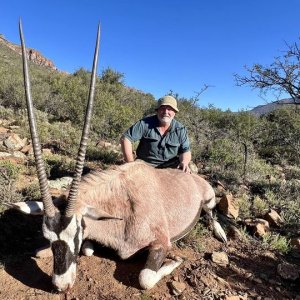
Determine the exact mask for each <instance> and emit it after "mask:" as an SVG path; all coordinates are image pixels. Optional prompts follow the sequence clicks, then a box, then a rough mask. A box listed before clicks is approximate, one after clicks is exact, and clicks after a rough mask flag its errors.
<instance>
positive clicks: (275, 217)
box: [264, 209, 284, 227]
mask: <svg viewBox="0 0 300 300" xmlns="http://www.w3.org/2000/svg"><path fill="white" fill-rule="evenodd" d="M264 219H266V220H267V221H268V222H269V223H270V225H272V226H277V227H280V226H282V225H283V222H284V221H283V219H282V218H281V216H280V215H279V214H278V213H277V212H276V211H275V210H274V209H270V211H269V212H267V213H266V214H265V216H264Z"/></svg>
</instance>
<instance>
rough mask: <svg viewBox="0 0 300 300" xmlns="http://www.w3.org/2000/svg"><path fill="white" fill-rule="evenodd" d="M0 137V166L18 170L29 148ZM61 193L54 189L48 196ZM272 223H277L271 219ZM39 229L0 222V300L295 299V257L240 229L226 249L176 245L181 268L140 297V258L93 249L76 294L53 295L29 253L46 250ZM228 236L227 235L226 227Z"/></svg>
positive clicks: (24, 220) (207, 243)
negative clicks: (12, 165)
mask: <svg viewBox="0 0 300 300" xmlns="http://www.w3.org/2000/svg"><path fill="white" fill-rule="evenodd" d="M0 134H1V136H2V137H3V139H4V140H5V141H6V142H5V143H4V142H3V145H6V146H5V147H6V148H8V149H9V151H4V152H1V155H0V157H2V158H1V159H2V160H3V159H9V160H10V161H12V162H16V163H20V164H24V161H26V155H27V153H30V151H31V150H30V147H28V141H26V140H24V139H21V138H20V137H18V136H17V135H13V136H12V135H11V134H10V133H9V132H8V131H7V130H6V128H1V129H0ZM17 143H20V144H21V145H19V146H16V144H17ZM14 147H15V148H20V149H21V148H22V149H23V150H24V148H25V147H27V150H26V151H23V152H22V151H19V150H17V149H13V148H14ZM25 149H26V148H25ZM21 179H22V182H19V185H20V186H26V185H29V184H30V183H31V182H32V181H33V180H34V179H33V178H32V177H30V176H25V177H24V176H23V177H21ZM68 183H69V182H67V183H65V184H68ZM52 184H54V182H52ZM59 188H61V186H59V187H57V186H55V185H53V191H56V192H57V190H58V189H59ZM223 198H224V199H223V200H226V202H225V209H229V211H228V212H227V214H228V213H229V214H231V215H232V216H233V217H236V214H237V213H238V212H237V210H236V207H234V206H233V203H232V199H231V197H228V196H226V197H223ZM1 201H3V199H2V200H1ZM220 208H221V207H220ZM274 218H275V221H276V220H277V221H278V220H279V221H281V220H280V219H278V218H279V217H278V216H276V215H275V217H274ZM41 222H42V220H41V218H40V217H37V216H36V217H33V216H32V217H31V216H25V215H22V214H20V213H19V212H15V211H12V210H7V211H5V212H4V213H2V214H1V215H0V232H1V236H0V299H74V300H75V299H77V300H79V299H80V300H81V299H143V300H146V299H188V300H189V299H227V300H235V299H298V300H300V278H299V275H300V250H296V249H295V250H294V251H292V252H289V253H288V254H287V255H282V254H280V253H278V252H276V251H271V250H268V247H266V246H263V245H262V243H261V242H260V241H259V237H258V238H257V237H250V236H248V237H247V238H245V236H243V235H241V232H242V230H241V229H242V228H239V229H240V231H237V232H239V234H237V232H236V231H233V232H231V234H228V235H229V240H228V243H227V244H224V243H221V242H219V241H217V240H216V239H215V238H213V236H212V234H211V233H207V234H203V236H202V237H201V238H198V237H197V240H196V239H193V236H190V237H188V238H186V239H185V240H184V241H182V242H179V243H178V244H176V245H174V248H173V250H172V253H171V254H175V255H178V256H180V257H182V258H184V262H183V263H182V265H181V266H180V267H179V268H178V269H177V270H175V271H174V272H173V273H172V274H171V275H169V276H167V277H166V278H164V279H163V280H161V281H160V282H159V283H158V284H157V286H156V287H154V288H153V289H152V290H150V291H142V290H141V289H140V288H139V284H138V274H139V272H140V270H141V269H142V267H143V265H144V264H145V260H146V254H147V253H146V252H144V253H140V254H138V255H136V256H134V257H133V258H131V259H129V260H126V261H122V260H120V259H119V258H118V257H117V256H116V255H115V254H114V253H113V251H111V250H110V249H105V248H102V247H101V246H99V247H98V248H97V249H96V252H95V255H94V256H92V257H84V256H80V257H79V258H78V272H77V279H76V283H75V285H74V287H73V288H72V290H71V291H69V292H68V293H67V294H58V293H56V292H55V291H54V290H53V288H52V285H51V270H52V259H51V258H49V257H48V258H35V257H34V252H35V249H36V248H37V247H40V246H42V245H43V244H45V240H44V239H43V237H42V233H41ZM247 222H248V223H247ZM247 222H244V226H248V227H252V228H254V229H253V230H254V231H253V234H254V235H256V236H257V235H259V234H260V233H262V234H264V230H265V229H268V226H265V221H255V220H254V221H253V220H248V221H247ZM203 226H205V225H203ZM262 226H263V227H262ZM261 230H262V231H261ZM227 231H228V233H230V232H229V230H228V228H227Z"/></svg>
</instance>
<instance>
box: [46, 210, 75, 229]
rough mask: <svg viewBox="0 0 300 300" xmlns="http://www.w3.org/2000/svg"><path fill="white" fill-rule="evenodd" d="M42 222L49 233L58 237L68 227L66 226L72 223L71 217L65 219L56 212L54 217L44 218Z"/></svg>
mask: <svg viewBox="0 0 300 300" xmlns="http://www.w3.org/2000/svg"><path fill="white" fill-rule="evenodd" d="M44 221H45V225H46V226H47V228H48V229H49V230H50V231H53V232H55V233H56V234H57V235H59V234H60V233H61V232H62V231H63V230H65V229H66V228H67V227H68V225H69V224H70V222H71V221H72V217H66V216H64V215H62V214H61V213H59V212H56V213H55V216H54V217H51V218H49V217H48V216H45V217H44Z"/></svg>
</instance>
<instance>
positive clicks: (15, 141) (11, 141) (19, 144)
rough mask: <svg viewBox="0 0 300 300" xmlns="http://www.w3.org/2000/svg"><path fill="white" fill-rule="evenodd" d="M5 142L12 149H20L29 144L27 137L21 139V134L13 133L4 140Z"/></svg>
mask: <svg viewBox="0 0 300 300" xmlns="http://www.w3.org/2000/svg"><path fill="white" fill-rule="evenodd" d="M3 144H4V146H5V147H6V148H8V149H10V150H15V151H19V150H21V149H22V148H23V147H24V146H25V145H26V144H27V139H26V138H25V139H21V138H20V137H19V135H17V134H15V133H13V134H12V135H10V136H9V137H8V138H7V139H6V140H4V141H3Z"/></svg>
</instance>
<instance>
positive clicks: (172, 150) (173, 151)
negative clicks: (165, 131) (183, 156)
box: [166, 141, 180, 158]
mask: <svg viewBox="0 0 300 300" xmlns="http://www.w3.org/2000/svg"><path fill="white" fill-rule="evenodd" d="M179 147H180V143H179V142H177V141H167V142H166V148H167V156H168V158H172V157H174V156H176V155H178V150H179Z"/></svg>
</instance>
